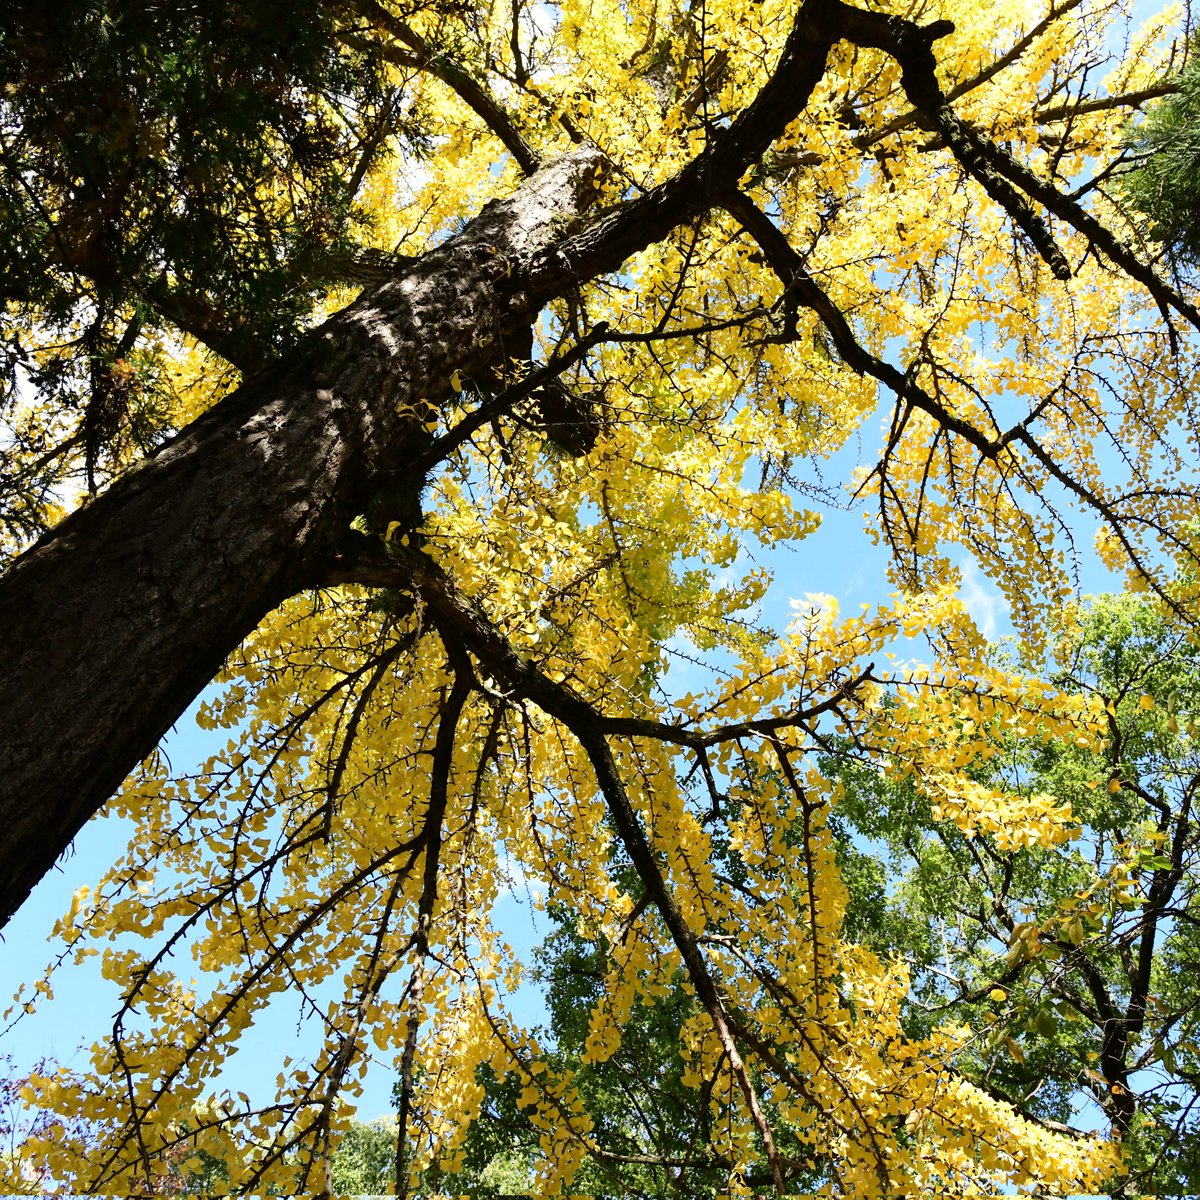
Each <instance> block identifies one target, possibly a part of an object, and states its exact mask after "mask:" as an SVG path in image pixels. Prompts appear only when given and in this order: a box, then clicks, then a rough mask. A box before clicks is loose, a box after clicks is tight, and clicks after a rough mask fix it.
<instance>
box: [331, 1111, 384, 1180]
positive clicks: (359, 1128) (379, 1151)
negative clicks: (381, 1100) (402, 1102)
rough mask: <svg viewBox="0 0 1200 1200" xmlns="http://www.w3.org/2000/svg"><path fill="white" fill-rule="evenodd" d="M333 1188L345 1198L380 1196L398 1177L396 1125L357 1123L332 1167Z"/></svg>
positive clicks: (342, 1145) (345, 1139)
mask: <svg viewBox="0 0 1200 1200" xmlns="http://www.w3.org/2000/svg"><path fill="white" fill-rule="evenodd" d="M329 1174H330V1187H331V1188H332V1190H333V1192H334V1193H335V1194H337V1195H342V1196H379V1195H384V1194H386V1193H387V1192H389V1191H391V1190H392V1189H393V1187H394V1184H395V1178H396V1123H395V1121H393V1120H389V1119H387V1118H381V1119H380V1120H377V1121H371V1122H369V1123H366V1124H364V1123H362V1122H355V1124H353V1125H351V1126H350V1129H349V1130H348V1131H347V1133H346V1135H345V1137H343V1138H342V1140H341V1141H340V1142H339V1143H338V1148H337V1149H336V1150H335V1151H334V1153H333V1158H332V1160H331V1161H330V1164H329Z"/></svg>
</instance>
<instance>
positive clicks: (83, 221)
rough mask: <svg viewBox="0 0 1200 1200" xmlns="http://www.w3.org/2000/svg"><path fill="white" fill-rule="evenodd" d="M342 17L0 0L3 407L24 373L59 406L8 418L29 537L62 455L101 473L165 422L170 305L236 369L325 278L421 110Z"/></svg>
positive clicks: (255, 8) (11, 401) (13, 497)
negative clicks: (371, 187) (368, 193)
mask: <svg viewBox="0 0 1200 1200" xmlns="http://www.w3.org/2000/svg"><path fill="white" fill-rule="evenodd" d="M349 17H350V12H349V9H348V7H347V6H343V5H341V4H339V3H336V2H335V3H324V4H317V5H308V6H297V5H294V4H286V3H279V2H277V0H267V2H264V3H256V4H253V5H244V4H238V3H224V2H216V3H212V4H207V3H206V4H202V5H193V6H189V7H188V8H187V9H186V11H181V10H180V9H179V8H178V7H177V6H172V5H166V6H163V5H147V4H141V3H137V2H136V0H65V2H64V3H61V4H54V5H45V4H37V3H28V2H25V0H18V2H16V3H13V4H7V5H5V6H4V7H3V10H2V11H0V78H2V79H3V80H4V81H5V86H4V90H3V93H2V94H0V244H2V245H3V246H4V247H5V262H4V270H3V272H2V273H0V413H2V412H4V411H5V409H7V408H8V407H9V406H16V405H17V402H18V399H19V389H18V385H19V384H20V383H22V382H27V383H31V384H32V385H33V387H34V388H35V389H36V391H37V392H38V393H39V399H40V400H41V401H42V402H43V403H44V404H46V405H48V406H53V408H54V409H56V410H57V411H58V412H59V414H60V415H59V418H58V421H57V422H56V423H54V424H53V425H51V427H50V428H47V427H46V423H45V422H44V421H40V420H36V419H35V420H27V421H24V422H22V421H19V420H18V421H14V422H13V423H14V425H15V429H14V437H13V444H12V446H11V447H10V448H9V449H8V450H7V451H5V452H0V484H2V485H3V486H2V487H0V494H2V495H3V501H2V503H0V516H2V517H3V518H4V522H5V524H6V525H7V526H9V527H10V528H13V529H15V530H16V531H17V532H19V533H20V535H21V537H22V539H23V540H27V539H29V538H31V537H33V536H35V535H36V534H38V533H40V532H41V530H42V528H43V527H44V524H45V521H44V518H43V517H42V516H41V515H40V514H41V513H42V512H43V510H44V509H45V507H46V503H47V498H48V496H52V495H54V494H55V492H56V490H57V491H61V488H62V476H61V472H60V471H59V470H58V468H63V467H65V465H66V464H67V463H69V462H72V461H74V462H75V463H79V462H81V461H82V462H84V463H85V464H86V483H87V485H88V487H89V489H90V490H92V491H95V490H96V487H97V486H98V477H99V476H100V475H101V474H103V475H111V474H112V473H113V472H114V471H115V470H116V469H119V467H120V466H122V465H124V463H126V462H128V461H131V460H132V459H134V458H138V457H141V456H144V455H145V454H146V453H147V452H148V451H150V450H151V449H152V448H153V447H154V446H155V445H156V444H157V443H158V442H159V441H161V439H162V438H163V437H164V436H165V435H166V434H168V433H169V432H171V428H170V421H169V414H170V412H171V409H172V404H171V402H170V385H169V381H168V380H165V379H163V378H161V377H160V374H161V367H160V361H161V360H162V356H163V354H162V352H163V346H162V344H161V336H162V333H161V332H160V331H165V330H168V329H169V328H170V326H169V325H164V322H163V318H165V319H166V321H167V322H169V323H170V324H171V325H174V327H175V328H176V329H183V330H185V331H188V332H193V333H196V334H197V335H198V336H201V337H202V338H203V339H205V340H207V341H208V343H209V344H210V345H213V346H218V347H220V349H221V353H222V354H224V356H225V357H226V358H227V359H229V360H230V361H231V362H233V363H235V364H236V365H238V366H239V367H241V368H242V369H243V370H245V369H252V368H254V367H257V366H260V365H262V364H263V362H265V361H266V359H267V358H268V357H269V356H270V355H271V354H272V353H275V352H278V351H280V350H281V349H283V348H284V347H286V346H287V345H289V344H290V343H291V342H292V341H294V339H295V337H296V336H297V333H298V331H299V330H300V328H301V327H302V326H303V324H304V322H305V321H306V319H307V318H308V317H309V315H310V313H311V311H312V308H313V305H314V304H315V303H316V302H317V301H318V299H319V298H320V297H321V296H323V295H324V293H325V291H326V289H327V287H328V284H329V282H330V279H331V277H332V276H331V270H330V263H331V262H332V261H333V260H334V259H335V258H336V257H337V255H339V254H342V255H343V257H344V251H345V250H346V249H347V248H348V247H349V246H351V244H352V242H353V240H354V234H355V231H356V224H355V223H356V221H358V222H361V221H362V219H363V214H362V213H361V212H358V211H356V209H355V208H354V204H353V201H354V196H355V193H356V191H357V190H358V188H359V185H360V183H361V180H362V178H363V175H364V173H365V171H366V170H367V169H368V168H369V167H370V165H371V164H372V163H373V162H374V161H375V160H376V158H377V157H378V156H379V155H380V154H381V153H382V152H383V151H384V150H385V149H386V148H387V146H388V144H389V139H392V138H396V139H399V140H406V139H407V140H408V141H409V142H410V143H411V139H410V138H408V132H409V131H410V130H412V129H413V128H414V126H413V125H412V124H411V123H410V121H409V118H410V117H411V116H412V114H411V113H410V112H408V111H407V110H405V111H402V109H404V108H405V106H404V104H403V102H402V98H401V96H400V95H399V93H398V92H397V90H396V89H394V88H390V87H388V86H387V85H386V83H385V81H384V77H383V74H382V68H381V64H380V63H379V62H377V61H376V58H375V55H374V54H373V52H371V51H369V50H367V49H364V48H361V47H359V46H357V45H352V44H350V43H349V42H348V41H346V40H345V39H344V38H343V37H342V36H341V35H340V27H341V26H344V24H345V23H346V21H347V20H348V19H349ZM385 135H386V136H385ZM80 451H82V454H81V453H80ZM10 455H11V461H12V463H13V464H14V465H13V466H12V467H11V468H10V467H9V466H8V464H7V462H6V461H5V460H6V459H7V458H8V457H9V456H10ZM18 463H20V464H22V465H21V467H20V469H18V468H17V466H16V464H18Z"/></svg>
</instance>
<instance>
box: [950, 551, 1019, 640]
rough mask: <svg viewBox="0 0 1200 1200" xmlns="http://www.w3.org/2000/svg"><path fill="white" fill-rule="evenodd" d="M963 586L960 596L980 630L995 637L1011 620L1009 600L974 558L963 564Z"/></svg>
mask: <svg viewBox="0 0 1200 1200" xmlns="http://www.w3.org/2000/svg"><path fill="white" fill-rule="evenodd" d="M961 570H962V587H961V588H960V589H959V598H960V599H961V600H962V602H963V605H964V606H965V608H966V610H967V612H969V613H970V614H971V619H972V620H973V621H974V622H975V625H976V627H977V628H978V629H979V632H980V633H982V634H983V636H984V637H985V638H987V639H988V640H989V641H992V640H994V639H995V637H996V634H997V632H998V631H999V628H1000V625H1001V624H1002V623H1003V624H1004V625H1006V626H1007V625H1008V624H1009V623H1010V621H1011V614H1010V613H1009V608H1008V602H1007V601H1006V600H1005V599H1004V597H1003V596H1002V595H1001V594H1000V593H999V592H998V591H997V590H996V589H995V588H994V587H992V586H991V583H990V581H989V580H988V578H987V576H986V575H984V574H983V572H982V571H980V569H979V567H978V566H976V564H975V560H974V559H967V561H966V562H965V563H963V565H962V568H961Z"/></svg>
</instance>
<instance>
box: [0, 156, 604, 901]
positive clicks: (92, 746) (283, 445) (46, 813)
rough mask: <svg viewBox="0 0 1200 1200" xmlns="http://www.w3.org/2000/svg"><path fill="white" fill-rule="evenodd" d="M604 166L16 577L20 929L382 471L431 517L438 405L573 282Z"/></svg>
mask: <svg viewBox="0 0 1200 1200" xmlns="http://www.w3.org/2000/svg"><path fill="white" fill-rule="evenodd" d="M599 161H600V156H599V155H598V153H597V152H595V151H594V150H581V151H577V152H576V153H575V154H573V155H571V156H569V157H567V158H564V159H560V160H559V161H558V162H557V163H555V164H553V165H551V166H549V167H547V168H546V169H544V170H543V171H540V172H539V173H538V174H536V175H535V176H533V177H532V178H531V179H530V180H528V181H527V182H526V183H525V184H524V185H523V186H522V187H521V189H519V190H518V192H517V193H515V194H514V196H512V197H511V198H510V199H508V200H506V201H503V202H499V203H494V204H490V205H488V206H487V207H486V208H485V209H484V211H483V212H482V213H481V215H480V216H479V217H478V218H477V219H476V220H475V221H474V222H473V223H472V224H471V225H470V226H469V227H468V228H467V229H466V230H464V232H463V233H462V234H460V235H459V236H458V237H456V238H455V239H453V241H451V242H450V243H447V244H446V245H445V246H443V247H440V248H439V249H438V250H436V251H433V252H432V253H430V254H428V255H426V256H425V257H424V258H423V259H421V260H419V261H418V262H417V263H415V264H413V265H412V266H411V267H410V268H408V269H407V270H406V271H405V272H404V273H403V274H401V275H399V276H398V277H397V278H396V279H394V280H391V281H389V282H388V283H386V284H384V285H383V286H382V287H380V288H377V289H376V290H375V291H373V292H371V293H369V294H368V295H366V296H364V297H362V298H360V299H359V300H358V301H356V302H355V303H354V304H352V305H351V306H350V307H348V308H347V309H345V310H343V311H342V312H341V313H339V314H337V316H335V317H334V318H333V319H332V320H330V321H329V322H328V323H327V324H326V325H324V326H323V327H321V328H320V329H318V330H316V331H315V332H314V333H313V334H312V335H311V337H310V338H309V339H308V341H307V342H306V343H305V344H304V345H303V346H302V347H300V348H299V350H298V351H297V352H296V353H295V354H293V355H291V356H290V357H289V359H288V360H287V361H286V362H284V363H282V364H280V365H278V366H276V367H274V368H271V369H269V370H268V371H266V372H263V373H262V374H260V375H258V376H256V377H254V378H252V379H250V380H249V381H248V382H247V383H245V384H244V385H243V386H242V387H241V388H239V389H238V390H237V391H236V392H234V393H233V394H232V395H230V396H229V397H228V398H226V399H225V400H223V401H222V402H221V403H219V404H218V405H216V406H215V407H214V408H213V409H212V410H211V411H210V412H208V413H207V414H205V415H204V416H203V417H201V418H200V419H199V420H197V421H196V422H194V423H193V424H192V425H191V426H189V427H188V428H187V429H186V430H184V431H183V432H182V433H181V434H180V435H179V436H178V437H177V438H175V440H174V441H173V442H171V443H170V444H169V445H168V446H167V447H165V448H164V449H163V450H162V451H161V452H160V453H158V454H157V455H156V456H155V457H153V458H152V459H151V460H150V461H148V462H147V463H145V464H144V465H142V466H140V467H139V468H137V469H136V470H134V471H131V472H130V474H129V475H128V476H126V477H125V478H123V479H122V480H120V481H119V482H118V483H116V484H115V485H114V486H113V487H112V488H110V489H109V490H108V491H107V492H106V493H105V494H104V495H102V496H101V497H100V498H99V499H97V500H95V501H93V502H92V503H89V504H86V505H85V506H84V507H83V508H81V509H80V510H79V511H78V512H76V513H74V514H72V515H71V516H70V517H69V518H67V520H65V521H63V523H62V524H61V525H59V526H58V527H57V528H56V529H54V530H53V531H52V532H51V533H50V534H48V535H47V536H46V537H45V538H43V539H42V541H41V542H40V543H38V544H37V545H36V546H35V547H33V548H32V549H31V550H29V551H28V552H27V553H26V554H24V555H23V556H22V557H21V558H19V559H18V560H17V561H16V562H15V563H14V564H13V565H12V566H11V567H10V569H9V570H8V571H7V572H6V573H5V574H4V576H3V577H2V578H0V648H2V650H0V764H3V766H2V772H0V924H2V923H3V922H6V921H7V920H8V918H9V917H10V916H11V915H12V913H13V912H14V911H15V910H16V909H17V908H18V907H19V906H20V904H21V903H22V902H23V900H24V899H25V897H26V896H27V895H28V893H29V890H30V889H31V888H32V887H33V885H34V884H35V883H36V882H37V881H38V880H39V879H40V878H41V876H42V875H43V874H44V873H45V872H46V871H47V870H48V869H49V868H50V866H51V865H52V864H53V863H54V861H55V859H56V858H57V857H58V855H59V853H60V852H61V851H62V850H63V849H65V848H66V846H67V845H68V844H69V842H70V840H71V839H72V838H73V837H74V836H75V834H76V833H77V832H78V830H79V829H80V827H81V826H82V825H83V823H84V822H85V821H86V820H87V819H88V818H89V817H90V816H91V815H92V814H93V813H95V812H96V811H98V810H99V808H100V807H101V806H102V805H103V804H104V802H105V801H106V800H107V799H108V797H109V796H111V795H112V793H113V792H114V791H115V790H116V789H117V788H118V787H119V786H120V784H121V781H122V780H123V779H124V778H125V776H126V775H127V774H128V773H129V772H130V771H131V770H132V769H133V768H134V767H136V766H137V764H138V763H139V762H140V761H141V760H142V759H143V758H144V757H145V756H146V755H147V754H149V753H150V752H151V751H152V750H153V749H154V747H155V745H156V744H157V742H158V740H159V738H160V737H161V736H162V735H163V734H164V733H165V732H166V730H167V729H168V728H170V726H171V724H172V723H173V722H174V721H175V720H176V719H177V718H178V716H179V715H180V713H182V712H183V710H184V709H185V708H186V707H187V705H188V704H189V703H190V702H191V700H192V699H193V698H194V697H195V696H196V694H197V693H198V692H199V691H200V690H201V689H202V688H203V687H204V685H205V684H206V683H208V682H209V680H210V679H212V677H213V676H214V675H215V674H216V672H217V671H218V670H219V669H220V667H221V664H222V662H223V660H224V659H225V657H226V656H227V655H228V654H229V653H230V652H231V651H232V650H233V649H235V648H236V647H237V645H238V643H239V642H240V641H241V640H242V639H243V638H244V637H246V635H247V634H249V633H250V632H251V631H252V630H253V629H254V628H255V626H256V625H257V624H258V622H259V621H260V620H261V619H262V618H263V617H264V616H265V615H266V614H267V613H268V612H270V611H271V609H272V608H274V607H275V606H277V605H278V604H279V603H281V602H282V601H283V600H284V599H286V598H287V597H288V596H290V595H293V594H295V593H296V592H298V591H300V590H302V589H303V588H305V587H307V586H312V585H313V584H314V583H315V582H316V581H317V580H318V579H319V578H320V577H321V575H322V568H323V564H324V563H325V562H326V561H327V559H328V557H329V556H330V555H331V554H332V553H333V552H334V551H335V548H336V546H337V543H338V541H339V539H340V538H341V536H342V535H343V534H344V532H345V531H346V530H347V528H348V526H349V524H350V522H351V520H353V518H354V517H355V516H356V515H358V514H359V513H361V512H363V511H364V510H365V508H366V507H367V503H368V499H369V498H370V497H371V496H372V494H373V493H374V491H375V489H376V486H377V485H378V484H379V482H380V481H381V480H386V481H387V485H388V487H387V490H388V492H389V493H390V494H392V495H395V496H397V497H400V498H404V497H407V501H408V503H407V504H404V503H403V502H402V501H401V503H400V508H401V509H402V511H405V512H409V513H415V512H416V511H417V506H418V499H419V493H420V489H421V486H422V484H423V482H424V480H423V476H422V474H421V472H420V471H419V470H417V469H415V468H414V467H413V466H412V464H413V462H414V461H415V460H416V458H417V456H418V455H419V454H420V452H421V451H422V450H423V449H424V448H425V447H426V446H427V444H428V442H429V440H430V435H429V434H428V433H426V432H425V430H424V428H423V422H424V421H425V420H427V419H428V413H429V409H428V405H429V404H433V405H439V404H440V403H441V402H442V401H443V400H444V399H445V398H446V396H447V395H448V394H449V393H450V391H451V388H450V384H449V379H450V376H451V374H452V373H453V372H454V371H455V370H458V371H459V372H461V374H462V375H463V376H464V377H468V378H470V377H475V378H479V377H482V376H483V375H484V373H485V372H486V371H487V369H488V368H489V367H490V366H491V365H492V364H494V363H495V362H498V361H501V360H502V359H503V357H504V352H505V343H506V341H513V342H518V343H519V338H518V337H517V336H516V335H517V334H518V331H519V330H520V329H521V328H522V327H524V329H525V330H526V331H527V330H528V327H529V325H530V322H531V321H532V320H533V319H534V317H535V316H536V314H537V312H538V310H539V309H540V308H541V307H542V305H543V304H544V303H545V301H546V299H548V298H549V295H551V294H553V291H554V289H555V288H557V287H561V285H562V280H561V272H560V271H557V270H553V269H551V270H547V269H546V264H547V263H552V262H553V256H549V257H548V256H547V253H546V252H547V251H548V250H549V249H550V248H551V247H552V246H553V245H554V243H555V242H556V241H558V240H561V238H562V237H563V236H564V235H565V234H566V233H567V232H568V230H569V229H570V228H572V227H574V226H575V225H576V221H575V220H574V218H576V217H577V216H578V214H579V212H580V211H581V209H582V208H583V207H584V206H585V205H586V204H587V203H588V202H589V201H590V199H591V198H592V196H593V195H594V183H595V176H596V169H597V165H598V163H599ZM538 264H540V266H538ZM527 336H528V335H527V333H526V337H527Z"/></svg>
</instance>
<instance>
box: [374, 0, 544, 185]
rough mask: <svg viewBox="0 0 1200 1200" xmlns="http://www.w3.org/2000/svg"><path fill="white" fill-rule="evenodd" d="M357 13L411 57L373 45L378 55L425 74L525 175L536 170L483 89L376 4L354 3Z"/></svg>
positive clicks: (508, 122) (518, 135) (520, 140)
mask: <svg viewBox="0 0 1200 1200" xmlns="http://www.w3.org/2000/svg"><path fill="white" fill-rule="evenodd" d="M355 7H356V8H357V9H358V11H359V12H360V13H361V14H362V15H363V16H364V17H365V18H366V19H367V20H368V21H370V22H371V24H372V25H375V26H377V27H378V28H379V29H381V30H383V31H384V32H385V33H387V34H389V35H390V36H391V37H394V38H395V39H396V40H397V41H399V42H402V43H403V44H404V45H405V46H407V47H408V48H409V50H410V51H411V53H405V52H404V51H402V50H399V49H397V48H396V47H394V46H386V45H379V44H378V43H375V45H376V46H377V48H378V50H379V51H380V53H381V54H383V56H384V57H385V58H387V59H388V60H390V61H391V62H394V63H396V64H397V65H399V66H405V67H413V68H416V69H417V70H421V71H427V72H428V73H429V74H430V75H433V76H435V77H436V78H437V79H440V80H441V81H442V82H443V83H444V84H446V86H447V87H449V88H451V89H452V90H453V91H454V92H455V93H457V95H458V96H459V98H460V99H461V100H463V101H464V102H465V103H466V104H467V105H468V106H469V107H470V108H471V109H472V111H473V112H474V113H475V115H476V116H478V117H479V118H480V119H481V120H482V121H483V123H484V124H485V125H486V126H487V127H488V129H490V130H491V131H492V133H494V134H495V135H496V136H497V137H498V138H499V139H500V141H502V142H503V143H504V146H505V149H507V150H508V152H509V153H510V154H511V155H512V156H513V158H514V159H515V160H516V162H517V165H518V166H520V168H521V170H522V171H524V172H525V174H526V175H532V174H533V172H534V171H536V170H537V168H538V157H537V155H536V154H534V152H533V150H532V149H531V148H530V146H529V143H528V142H526V141H525V139H524V137H522V136H521V133H520V131H519V130H518V129H517V127H516V125H515V124H513V120H512V118H511V117H510V116H509V115H508V113H506V112H505V111H504V109H503V108H501V107H500V105H499V104H498V103H497V102H496V100H495V99H494V98H493V97H492V96H491V95H490V94H489V93H488V92H487V91H486V90H485V89H484V87H483V86H482V85H481V84H480V83H479V82H478V80H476V79H473V78H472V77H471V76H470V75H468V74H467V72H466V71H465V70H463V68H462V67H460V66H459V65H458V63H456V62H454V60H453V59H451V58H449V57H447V56H446V55H444V54H440V53H438V52H437V51H436V50H433V49H431V48H430V47H429V45H428V43H427V42H426V41H425V39H424V38H422V37H421V35H420V34H418V33H417V31H416V30H415V29H413V28H412V26H411V25H409V24H408V22H407V21H403V20H401V19H400V18H399V17H397V16H395V15H393V14H392V13H390V12H389V11H388V10H387V9H386V8H385V7H384V6H383V5H382V4H380V3H377V0H356V3H355Z"/></svg>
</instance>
